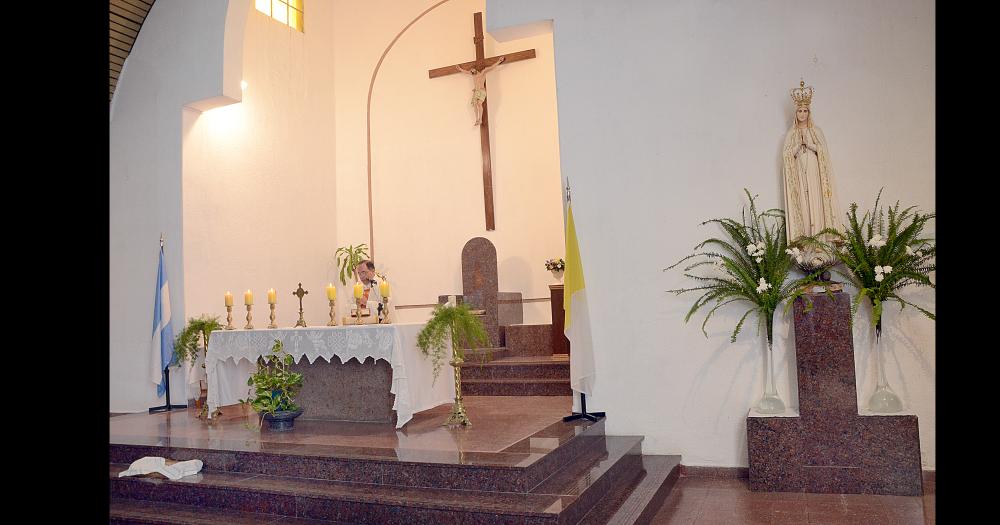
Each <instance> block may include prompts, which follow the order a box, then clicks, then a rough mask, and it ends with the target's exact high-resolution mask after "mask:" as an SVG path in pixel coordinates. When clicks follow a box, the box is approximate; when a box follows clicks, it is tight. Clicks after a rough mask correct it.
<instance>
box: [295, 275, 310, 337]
mask: <svg viewBox="0 0 1000 525" xmlns="http://www.w3.org/2000/svg"><path fill="white" fill-rule="evenodd" d="M307 293H309V292H307V291H305V290H303V289H302V283H299V287H298V289H296V290H295V291H294V292H292V295H294V296H295V297H298V298H299V320H298V321H295V327H296V328H298V327H300V326H301V327H302V328H306V318H305V317H303V315H302V298H303V297H305V295H306V294H307Z"/></svg>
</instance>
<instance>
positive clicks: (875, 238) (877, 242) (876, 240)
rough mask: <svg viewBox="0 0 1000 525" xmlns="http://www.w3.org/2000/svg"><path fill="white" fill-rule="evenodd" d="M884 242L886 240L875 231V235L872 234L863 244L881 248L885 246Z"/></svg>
mask: <svg viewBox="0 0 1000 525" xmlns="http://www.w3.org/2000/svg"><path fill="white" fill-rule="evenodd" d="M885 242H886V240H885V239H883V238H882V234H880V233H876V234H875V235H872V238H871V239H868V242H867V243H865V244H867V245H868V246H870V247H872V248H881V247H883V246H885Z"/></svg>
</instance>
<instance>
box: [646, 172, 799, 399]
mask: <svg viewBox="0 0 1000 525" xmlns="http://www.w3.org/2000/svg"><path fill="white" fill-rule="evenodd" d="M743 191H744V192H745V193H746V195H747V197H748V198H749V199H750V212H749V214H747V210H746V208H745V207H744V208H743V213H742V221H741V222H737V221H735V220H733V219H728V218H727V219H711V220H708V221H705V222H703V223H701V225H702V226H704V225H706V224H710V223H715V224H718V225H719V226H721V227H722V229H723V231H724V232H725V234H726V235H725V237H723V238H715V237H713V238H710V239H708V240H706V241H704V242H702V243H700V244H698V245H697V246H695V247H694V249H695V253H693V254H691V255H688V256H687V257H684V258H683V259H681V260H680V261H678V262H676V263H674V264H673V265H671V266H670V267H668V268H664V270H669V269H671V268H674V267H675V266H677V265H679V264H681V263H682V262H684V261H688V260H691V259H694V260H695V262H694V263H693V264H690V265H689V266H687V267H685V268H684V272H685V273H684V275H685V276H686V277H689V278H691V279H694V280H696V281H698V282H699V283H700V284H701V286H696V287H693V288H680V289H676V290H668V291H669V292H673V293H675V294H677V295H680V294H682V293H685V292H691V291H700V292H702V295H701V296H700V297H699V298H698V299H697V300H696V301H695V302H694V304H693V305H692V306H691V309H690V310H689V311H688V313H687V315H686V316H685V317H684V321H685V322H687V321H689V320H690V319H691V316H693V315H694V314H695V312H697V311H698V310H700V309H701V308H702V307H706V306H707V305H709V303H714V306H712V308H711V309H710V310H709V311H708V313H707V314H706V315H705V320H704V321H703V322H702V323H701V331H702V332H703V333H704V334H705V337H708V332H707V331H706V330H705V326H706V325H707V324H708V320H709V319H710V318H711V317H712V314H714V313H715V312H716V310H718V309H719V308H721V307H723V306H725V305H727V304H730V303H737V302H742V303H749V304H750V308H749V309H748V310H747V311H746V312H745V313H744V314H743V316H742V317H740V320H739V322H737V323H736V327H735V328H734V329H733V333H732V335H731V336H730V341H731V342H736V336H737V335H739V333H740V330H741V329H742V328H743V322H744V321H746V318H747V316H749V315H750V314H752V313H756V314H757V320H758V323H759V324H762V325H764V328H765V333H766V344H767V346H766V348H765V356H766V358H767V364H766V366H765V368H764V395H763V396H762V397H761V399H760V401H759V402H758V403H757V405H756V410H757V411H758V412H760V413H764V414H777V413H781V412H783V411H784V410H785V404H784V402H782V400H781V398H780V397H779V396H778V392H777V388H776V387H775V384H774V357H773V345H774V313H775V311H776V310H777V308H778V305H779V304H781V303H782V302H784V301H787V304H786V307H785V309H786V311H787V309H788V306H789V305H791V304H792V302H793V301H794V300H795V299H796V298H797V297H799V296H801V295H802V294H804V293H805V292H806V290H807V289H808V287H807V285H809V284H810V283H814V282H816V277H817V275H816V274H815V273H814V274H809V275H807V276H805V277H803V278H801V279H793V280H789V270H790V269H791V267H792V264H793V262H792V261H793V260H795V258H796V257H797V256H796V252H795V251H793V250H792V249H790V248H789V247H788V243H787V240H786V233H785V216H784V212H783V211H782V210H779V209H770V210H766V211H763V212H760V213H757V207H756V205H755V204H754V199H755V197H754V196H751V195H750V192H749V191H747V190H746V189H744V190H743ZM706 247H711V248H713V249H716V250H718V251H707V250H706V251H700V250H703V249H704V248H706ZM705 266H707V267H709V268H710V270H711V273H710V274H709V275H695V274H691V273H687V272H689V271H691V270H693V269H695V268H698V267H705ZM810 305H811V303H810Z"/></svg>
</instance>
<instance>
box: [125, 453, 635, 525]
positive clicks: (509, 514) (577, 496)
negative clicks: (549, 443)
mask: <svg viewBox="0 0 1000 525" xmlns="http://www.w3.org/2000/svg"><path fill="white" fill-rule="evenodd" d="M597 439H599V441H600V443H601V446H599V447H592V448H588V449H587V450H586V452H585V453H584V454H582V455H580V456H579V457H577V458H575V459H572V460H569V461H564V462H563V463H562V465H563V468H562V469H559V470H558V471H556V473H555V474H553V475H552V476H550V477H549V478H547V479H545V480H544V481H542V482H541V483H539V484H538V485H537V486H535V487H534V488H533V489H532V490H531V492H529V493H512V492H498V491H473V490H449V489H439V488H428V487H403V486H391V485H377V484H371V483H350V482H342V481H328V480H321V479H309V478H301V477H282V476H270V475H260V474H242V473H234V472H220V471H211V470H203V471H202V472H201V473H199V474H196V475H194V476H189V477H187V478H183V479H181V480H177V481H170V480H166V479H152V478H139V477H124V478H119V477H118V472H121V471H122V470H124V469H126V468H128V464H125V463H114V464H111V465H110V467H109V475H110V480H109V481H110V490H111V495H112V497H113V498H114V499H115V501H118V500H122V499H128V500H132V501H136V500H139V501H141V502H143V503H144V504H146V505H147V506H149V504H148V503H146V502H156V503H155V504H157V505H158V504H160V503H171V504H178V503H180V504H188V505H197V506H198V507H205V508H212V509H225V510H227V511H237V512H243V513H253V514H264V515H271V516H274V517H296V518H306V519H313V520H334V521H339V522H347V523H357V524H362V525H369V524H388V525H394V524H411V523H525V524H534V525H540V524H557V523H576V522H577V521H579V519H580V518H581V517H583V516H584V515H586V513H587V512H588V511H589V510H590V509H591V508H592V507H593V505H594V504H595V503H596V502H597V501H598V500H600V498H601V496H603V495H604V494H605V493H607V492H609V491H610V490H611V489H612V488H613V487H615V486H617V485H618V484H620V483H621V480H622V479H630V478H631V477H634V476H635V475H636V473H637V472H639V470H640V469H641V446H642V438H641V437H636V436H614V437H605V436H600V437H599V438H596V439H595V441H596V440H597ZM121 507H122V505H119V508H121ZM134 507H135V506H134V505H133V507H132V509H131V510H128V509H124V510H120V512H122V513H125V512H126V511H128V512H138V511H136V510H135V508H134ZM238 516H239V517H240V518H242V519H251V518H254V517H253V516H246V515H243V514H240V515H238ZM236 523H239V522H236ZM248 523H254V522H252V521H251V522H248ZM264 523H266V522H264Z"/></svg>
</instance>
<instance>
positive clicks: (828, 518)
mask: <svg viewBox="0 0 1000 525" xmlns="http://www.w3.org/2000/svg"><path fill="white" fill-rule="evenodd" d="M651 523H654V524H657V525H667V524H671V525H673V524H684V525H688V524H691V525H713V524H727V525H739V524H757V523H767V524H786V523H788V524H791V523H796V524H814V523H815V524H865V525H881V524H907V525H908V524H922V523H927V524H933V523H935V511H934V483H933V482H929V483H925V484H924V495H923V496H875V495H870V494H805V493H797V492H753V491H751V490H750V488H749V484H748V481H747V479H746V478H738V479H719V478H707V477H685V476H682V477H681V478H680V479H679V480H678V481H677V484H676V485H675V486H674V488H673V490H671V491H670V495H669V496H667V499H666V501H665V502H664V503H663V505H662V506H661V507H660V510H659V512H657V513H656V515H655V516H654V518H653V520H652V522H651Z"/></svg>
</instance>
